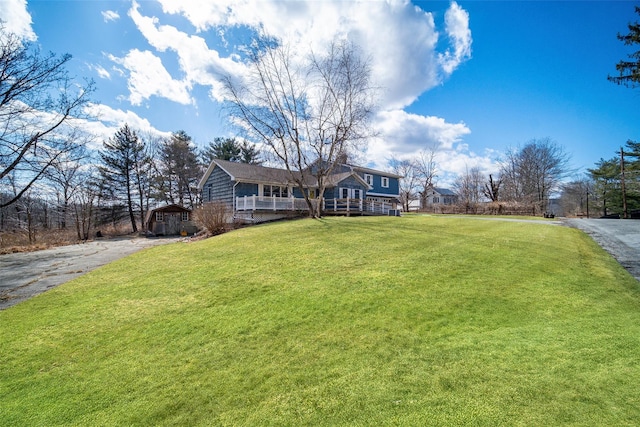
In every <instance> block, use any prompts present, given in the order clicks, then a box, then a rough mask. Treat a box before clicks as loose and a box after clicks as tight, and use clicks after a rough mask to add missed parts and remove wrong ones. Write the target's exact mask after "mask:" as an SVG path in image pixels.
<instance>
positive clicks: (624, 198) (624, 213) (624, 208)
mask: <svg viewBox="0 0 640 427" xmlns="http://www.w3.org/2000/svg"><path fill="white" fill-rule="evenodd" d="M620 188H621V190H622V217H623V218H624V219H627V218H629V215H628V213H627V191H626V190H625V187H624V150H623V149H622V147H620Z"/></svg>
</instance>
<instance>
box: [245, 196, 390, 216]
mask: <svg viewBox="0 0 640 427" xmlns="http://www.w3.org/2000/svg"><path fill="white" fill-rule="evenodd" d="M312 202H313V203H317V202H318V201H317V199H314V200H312ZM308 209H309V208H308V206H307V202H306V201H305V200H304V199H302V198H296V197H276V196H272V197H261V196H255V195H254V196H244V197H236V200H235V211H236V212H300V213H302V212H305V211H307V210H308ZM322 212H323V213H324V214H326V215H345V214H346V215H389V214H390V213H391V214H395V213H396V209H395V207H394V204H392V203H390V202H383V201H372V200H363V199H354V198H346V199H322Z"/></svg>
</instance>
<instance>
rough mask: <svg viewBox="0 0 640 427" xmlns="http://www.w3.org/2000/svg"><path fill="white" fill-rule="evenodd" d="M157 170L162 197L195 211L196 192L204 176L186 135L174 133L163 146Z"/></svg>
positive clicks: (168, 201) (158, 189)
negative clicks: (197, 185) (195, 189)
mask: <svg viewBox="0 0 640 427" xmlns="http://www.w3.org/2000/svg"><path fill="white" fill-rule="evenodd" d="M157 169H158V170H157V179H156V182H157V191H158V193H159V195H158V198H160V199H162V200H164V201H165V202H167V203H177V204H180V205H183V206H187V207H190V208H193V207H194V206H195V204H196V194H195V193H194V192H193V191H192V189H193V188H195V186H196V184H197V182H198V179H199V178H200V177H201V176H202V169H201V167H200V164H199V163H198V156H197V152H196V148H195V146H194V145H193V144H192V142H191V137H190V136H189V135H187V133H186V132H184V131H178V132H174V133H173V134H172V135H171V137H170V138H168V139H167V140H165V141H164V142H163V143H162V144H161V145H160V149H159V161H158V164H157Z"/></svg>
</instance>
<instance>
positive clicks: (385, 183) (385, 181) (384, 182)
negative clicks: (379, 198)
mask: <svg viewBox="0 0 640 427" xmlns="http://www.w3.org/2000/svg"><path fill="white" fill-rule="evenodd" d="M382 186H383V187H384V188H389V178H387V177H386V176H383V177H382Z"/></svg>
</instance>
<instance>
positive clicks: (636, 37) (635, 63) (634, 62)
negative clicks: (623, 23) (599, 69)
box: [607, 6, 640, 88]
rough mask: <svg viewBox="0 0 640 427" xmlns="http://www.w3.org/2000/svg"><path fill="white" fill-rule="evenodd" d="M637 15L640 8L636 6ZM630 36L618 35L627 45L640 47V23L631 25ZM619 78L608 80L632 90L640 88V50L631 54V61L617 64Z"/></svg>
mask: <svg viewBox="0 0 640 427" xmlns="http://www.w3.org/2000/svg"><path fill="white" fill-rule="evenodd" d="M635 9H636V13H637V14H638V15H640V6H636V8H635ZM628 27H629V34H626V35H622V34H618V40H620V41H622V42H623V43H624V44H625V45H628V46H631V45H640V22H638V21H636V22H635V23H633V24H629V25H628ZM616 70H618V72H619V73H620V75H619V76H608V77H607V79H608V80H609V81H612V82H614V83H616V84H619V85H620V84H621V85H625V86H627V87H630V88H635V87H638V86H640V50H637V51H635V52H634V53H631V54H629V60H626V61H625V60H622V61H620V62H618V63H617V64H616Z"/></svg>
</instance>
